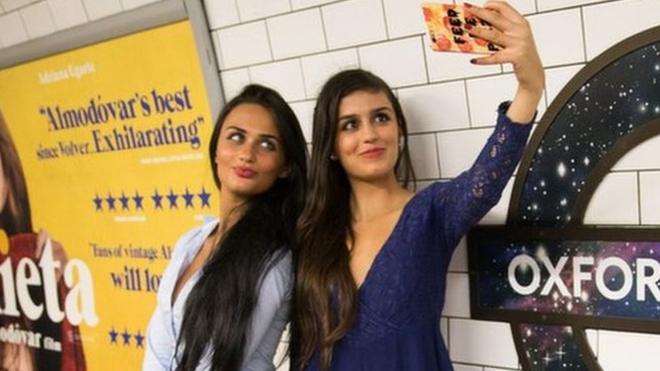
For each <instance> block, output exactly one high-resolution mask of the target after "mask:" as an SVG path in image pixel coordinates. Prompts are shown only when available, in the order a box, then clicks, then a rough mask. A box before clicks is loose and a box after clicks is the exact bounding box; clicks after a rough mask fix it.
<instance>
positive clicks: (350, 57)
mask: <svg viewBox="0 0 660 371" xmlns="http://www.w3.org/2000/svg"><path fill="white" fill-rule="evenodd" d="M301 61H302V68H303V76H304V77H305V90H306V91H307V97H308V98H315V97H316V96H317V95H318V93H319V92H320V90H321V87H322V86H323V84H325V82H326V81H327V80H328V79H329V78H330V77H331V76H332V75H334V74H336V73H337V72H339V71H342V70H345V69H351V68H357V67H359V63H358V57H357V50H355V49H346V50H339V51H336V52H331V53H323V54H318V55H313V56H309V57H303V58H302V59H301Z"/></svg>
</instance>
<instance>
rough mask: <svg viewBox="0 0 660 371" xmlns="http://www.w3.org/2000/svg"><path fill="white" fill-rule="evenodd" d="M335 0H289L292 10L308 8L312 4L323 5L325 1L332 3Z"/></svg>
mask: <svg viewBox="0 0 660 371" xmlns="http://www.w3.org/2000/svg"><path fill="white" fill-rule="evenodd" d="M335 1H337V0H291V5H292V6H293V9H294V10H298V9H302V8H309V7H312V6H317V5H323V4H327V3H332V2H335Z"/></svg>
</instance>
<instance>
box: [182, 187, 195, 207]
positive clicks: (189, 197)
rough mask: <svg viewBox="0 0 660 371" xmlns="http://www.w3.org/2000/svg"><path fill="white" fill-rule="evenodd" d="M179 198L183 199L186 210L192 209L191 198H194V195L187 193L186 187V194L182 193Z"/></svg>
mask: <svg viewBox="0 0 660 371" xmlns="http://www.w3.org/2000/svg"><path fill="white" fill-rule="evenodd" d="M181 197H183V199H184V200H185V201H186V209H187V208H189V207H193V198H195V195H194V194H192V193H190V191H188V187H186V192H185V193H183V194H182V195H181Z"/></svg>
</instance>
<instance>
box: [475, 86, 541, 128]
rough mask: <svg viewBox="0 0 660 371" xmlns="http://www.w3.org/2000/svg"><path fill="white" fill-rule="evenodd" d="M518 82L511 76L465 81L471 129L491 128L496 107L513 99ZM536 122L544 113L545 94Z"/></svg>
mask: <svg viewBox="0 0 660 371" xmlns="http://www.w3.org/2000/svg"><path fill="white" fill-rule="evenodd" d="M517 86H518V82H517V81H516V78H515V76H514V75H512V74H507V75H501V76H495V77H486V78H482V79H474V80H468V81H467V89H468V102H469V105H470V118H471V119H472V126H473V127H480V126H493V125H495V123H496V120H497V107H498V106H499V105H500V103H501V102H503V101H505V100H511V99H513V97H514V95H515V92H516V88H517ZM537 109H538V115H537V116H536V118H537V120H538V119H540V118H541V117H542V116H543V113H544V112H545V94H544V95H543V97H541V101H540V102H539V106H538V107H537Z"/></svg>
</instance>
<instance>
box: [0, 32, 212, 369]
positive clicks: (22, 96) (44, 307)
mask: <svg viewBox="0 0 660 371" xmlns="http://www.w3.org/2000/svg"><path fill="white" fill-rule="evenodd" d="M0 115H1V116H0V117H2V119H0V146H1V147H0V155H1V156H2V157H0V160H1V165H2V170H3V171H2V172H0V174H2V178H0V211H1V214H0V217H1V218H0V228H2V231H0V281H1V282H0V288H1V291H2V300H1V301H0V319H1V321H0V356H2V357H3V358H4V359H2V360H1V362H2V364H3V365H5V366H6V365H7V362H18V364H21V365H27V364H31V365H32V367H33V369H39V370H57V369H61V370H67V371H68V370H76V371H82V370H117V367H118V365H121V366H120V367H121V369H122V370H137V369H139V368H140V365H141V362H142V357H143V354H144V347H145V339H144V335H145V331H146V326H147V323H148V320H149V318H150V316H151V314H152V312H153V309H154V307H155V302H156V291H157V289H158V285H159V282H160V277H161V274H162V272H163V271H164V269H165V267H166V265H167V263H168V260H169V257H170V254H171V249H172V246H173V244H174V242H175V241H176V239H177V238H178V237H179V236H180V235H181V234H182V233H183V232H185V231H186V230H189V229H190V228H192V227H194V226H195V225H198V224H200V223H201V220H202V218H203V217H204V216H205V215H215V214H217V212H216V206H217V205H216V204H217V195H216V194H215V186H214V185H213V180H212V172H211V170H210V166H209V163H208V155H207V146H208V137H209V136H210V133H211V131H212V127H213V122H212V119H211V117H210V111H209V105H208V102H207V95H206V91H205V86H204V80H203V77H202V72H201V67H200V65H199V59H198V53H197V50H196V47H195V42H194V39H193V33H192V29H191V27H190V24H189V22H188V21H183V22H179V23H174V24H171V25H166V26H162V27H158V28H154V29H151V30H147V31H143V32H140V33H136V34H132V35H129V36H125V37H120V38H117V39H113V40H108V41H104V42H101V43H98V44H94V45H91V46H87V47H84V48H80V49H77V50H73V51H69V52H64V53H61V54H57V55H54V56H51V57H47V58H43V59H40V60H37V61H32V62H29V63H24V64H22V65H18V66H14V67H11V68H7V69H4V70H1V71H0ZM12 153H13V154H12ZM40 231H41V233H40ZM9 358H11V359H9ZM21 362H22V363H21ZM57 365H59V366H60V367H59V368H58V367H57ZM21 367H27V366H21Z"/></svg>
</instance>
